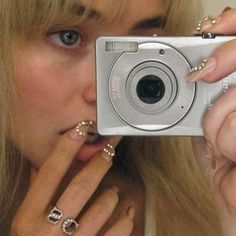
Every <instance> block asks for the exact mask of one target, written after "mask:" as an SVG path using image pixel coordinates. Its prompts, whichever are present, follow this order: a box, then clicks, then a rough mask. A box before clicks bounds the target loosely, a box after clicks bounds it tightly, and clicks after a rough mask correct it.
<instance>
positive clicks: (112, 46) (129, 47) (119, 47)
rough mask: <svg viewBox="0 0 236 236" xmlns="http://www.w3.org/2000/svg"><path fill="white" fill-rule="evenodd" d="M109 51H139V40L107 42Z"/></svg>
mask: <svg viewBox="0 0 236 236" xmlns="http://www.w3.org/2000/svg"><path fill="white" fill-rule="evenodd" d="M105 47H106V51H107V52H124V51H126V52H137V51H138V43H137V42H106V46H105Z"/></svg>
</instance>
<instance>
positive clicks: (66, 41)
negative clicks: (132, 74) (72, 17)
mask: <svg viewBox="0 0 236 236" xmlns="http://www.w3.org/2000/svg"><path fill="white" fill-rule="evenodd" d="M48 37H49V39H50V41H51V42H52V43H53V44H54V45H56V46H59V47H62V48H66V49H74V48H78V47H79V46H81V43H82V41H83V37H82V34H81V33H80V32H79V31H77V30H72V29H68V30H60V31H57V32H52V33H49V34H48Z"/></svg>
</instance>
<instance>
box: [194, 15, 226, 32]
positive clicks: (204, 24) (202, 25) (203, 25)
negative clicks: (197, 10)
mask: <svg viewBox="0 0 236 236" xmlns="http://www.w3.org/2000/svg"><path fill="white" fill-rule="evenodd" d="M221 18H222V17H221V16H218V17H214V16H207V17H204V18H203V19H202V20H200V21H199V22H198V26H197V29H196V31H197V32H198V33H201V32H207V31H208V32H209V30H210V29H211V28H212V27H214V26H215V25H216V24H218V23H219V22H220V21H221Z"/></svg>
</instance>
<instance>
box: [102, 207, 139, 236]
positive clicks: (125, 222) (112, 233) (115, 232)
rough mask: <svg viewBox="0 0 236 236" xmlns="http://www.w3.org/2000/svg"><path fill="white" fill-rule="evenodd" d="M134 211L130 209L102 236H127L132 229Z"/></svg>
mask: <svg viewBox="0 0 236 236" xmlns="http://www.w3.org/2000/svg"><path fill="white" fill-rule="evenodd" d="M134 215H135V212H134V209H133V207H130V208H129V209H128V210H127V211H126V212H125V214H124V215H123V216H121V218H120V219H119V220H118V221H117V222H116V223H115V224H114V225H113V226H112V227H111V228H110V229H109V230H108V231H107V232H106V233H105V234H104V236H121V235H122V236H129V235H131V233H132V231H133V227H134Z"/></svg>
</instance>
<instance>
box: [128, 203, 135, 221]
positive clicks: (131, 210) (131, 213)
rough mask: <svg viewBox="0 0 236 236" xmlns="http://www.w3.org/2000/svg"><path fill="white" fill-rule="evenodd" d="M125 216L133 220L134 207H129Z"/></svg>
mask: <svg viewBox="0 0 236 236" xmlns="http://www.w3.org/2000/svg"><path fill="white" fill-rule="evenodd" d="M127 215H128V217H129V218H130V219H131V220H133V219H134V216H135V210H134V207H132V206H130V207H129V208H128V210H127Z"/></svg>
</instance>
